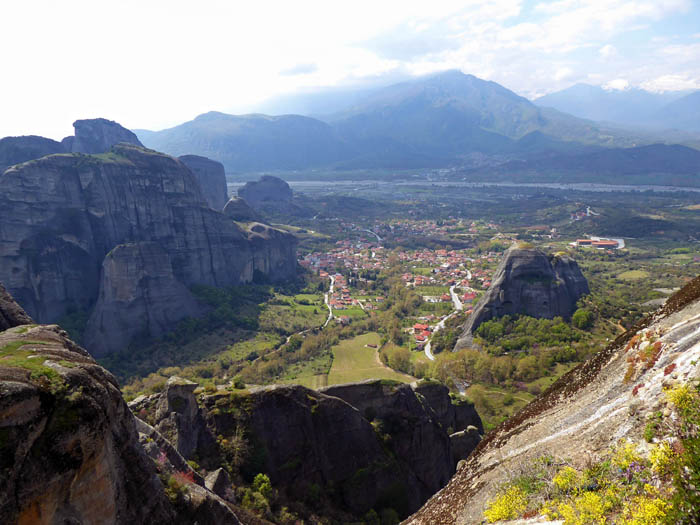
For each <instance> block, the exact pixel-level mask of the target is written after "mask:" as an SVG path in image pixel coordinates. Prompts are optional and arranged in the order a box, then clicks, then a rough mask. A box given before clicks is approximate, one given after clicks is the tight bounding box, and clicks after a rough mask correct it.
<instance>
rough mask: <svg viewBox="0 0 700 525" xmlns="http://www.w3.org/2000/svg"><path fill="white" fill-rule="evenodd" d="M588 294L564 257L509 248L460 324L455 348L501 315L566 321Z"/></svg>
mask: <svg viewBox="0 0 700 525" xmlns="http://www.w3.org/2000/svg"><path fill="white" fill-rule="evenodd" d="M589 292H590V290H589V289H588V281H586V278H585V277H584V276H583V274H582V273H581V270H580V268H579V267H578V264H576V261H574V260H573V259H571V258H569V257H568V256H566V255H561V256H559V255H557V256H550V257H548V256H547V255H545V254H544V253H542V252H541V251H539V250H535V249H522V248H518V247H512V248H510V249H508V251H506V253H505V255H504V257H503V260H502V261H501V264H500V265H499V266H498V268H497V270H496V273H495V274H494V276H493V280H492V284H491V286H490V288H489V289H488V291H487V292H486V294H485V295H484V296H483V297H482V298H481V300H480V301H479V303H478V304H477V305H476V308H474V311H473V312H472V314H471V315H470V316H469V319H468V320H467V322H466V324H465V325H464V329H463V332H462V336H461V337H460V339H459V340H458V341H457V345H456V348H457V349H459V348H462V347H465V346H469V344H471V342H472V334H473V333H474V332H475V331H476V329H477V328H479V325H480V324H481V323H483V322H485V321H489V320H490V319H494V318H497V317H502V316H504V315H513V314H522V315H529V316H531V317H538V318H541V317H544V318H547V319H552V318H553V317H556V316H561V317H563V318H565V319H568V318H569V317H571V315H572V314H573V313H574V310H575V309H576V302H577V301H578V300H579V299H580V298H581V297H582V296H583V295H586V294H587V293H589Z"/></svg>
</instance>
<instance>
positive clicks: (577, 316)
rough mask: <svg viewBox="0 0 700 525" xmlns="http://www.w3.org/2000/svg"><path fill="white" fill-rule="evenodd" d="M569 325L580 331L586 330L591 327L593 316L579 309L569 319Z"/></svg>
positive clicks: (583, 309)
mask: <svg viewBox="0 0 700 525" xmlns="http://www.w3.org/2000/svg"><path fill="white" fill-rule="evenodd" d="M571 324H573V325H574V326H575V327H576V328H578V329H580V330H587V329H589V328H590V327H591V326H593V314H592V313H591V312H590V311H588V310H586V309H585V308H579V309H578V310H576V311H575V312H574V315H573V316H572V317H571Z"/></svg>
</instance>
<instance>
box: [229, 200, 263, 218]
mask: <svg viewBox="0 0 700 525" xmlns="http://www.w3.org/2000/svg"><path fill="white" fill-rule="evenodd" d="M224 215H226V216H227V217H230V218H231V219H233V220H234V221H239V222H249V221H260V216H259V215H258V214H257V213H256V212H255V210H253V208H251V207H250V206H249V205H248V203H247V202H246V201H245V199H241V198H240V197H231V199H230V200H229V201H228V202H227V203H226V206H224Z"/></svg>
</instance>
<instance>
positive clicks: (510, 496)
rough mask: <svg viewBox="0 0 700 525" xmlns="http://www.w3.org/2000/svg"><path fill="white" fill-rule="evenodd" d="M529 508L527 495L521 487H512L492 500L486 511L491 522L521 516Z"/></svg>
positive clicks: (485, 515) (486, 516)
mask: <svg viewBox="0 0 700 525" xmlns="http://www.w3.org/2000/svg"><path fill="white" fill-rule="evenodd" d="M526 508H527V496H526V494H525V492H524V491H523V490H522V489H521V488H519V487H510V488H509V489H508V490H506V491H505V493H503V494H501V495H500V496H498V497H496V499H494V500H493V501H490V502H489V503H488V505H487V507H486V510H485V511H484V517H485V518H486V521H488V522H489V523H495V522H497V521H501V520H512V519H515V518H517V517H518V516H520V514H522V513H523V512H525V509H526Z"/></svg>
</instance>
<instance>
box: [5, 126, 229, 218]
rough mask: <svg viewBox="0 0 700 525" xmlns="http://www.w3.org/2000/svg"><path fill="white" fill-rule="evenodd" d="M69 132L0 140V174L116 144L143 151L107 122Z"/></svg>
mask: <svg viewBox="0 0 700 525" xmlns="http://www.w3.org/2000/svg"><path fill="white" fill-rule="evenodd" d="M73 128H74V129H75V136H72V137H66V138H64V139H63V140H62V141H61V142H56V141H55V140H51V139H47V138H45V137H38V136H36V135H26V136H23V137H5V138H3V139H0V173H2V172H3V171H4V170H5V169H6V168H8V167H9V166H14V165H15V164H20V163H22V162H27V161H30V160H34V159H39V158H41V157H45V156H46V155H53V154H55V153H104V152H106V151H109V150H110V149H111V148H112V146H114V145H115V144H117V143H119V142H126V143H129V144H135V145H137V146H142V147H143V144H141V143H140V142H139V139H138V138H137V137H136V135H134V134H133V133H132V132H131V131H129V130H128V129H126V128H124V127H122V126H120V125H119V124H117V123H116V122H112V121H111V120H106V119H103V118H97V119H88V120H76V121H75V122H73ZM207 160H208V159H207ZM212 162H213V161H212ZM222 169H223V168H222ZM224 191H225V189H224ZM219 209H221V208H219Z"/></svg>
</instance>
